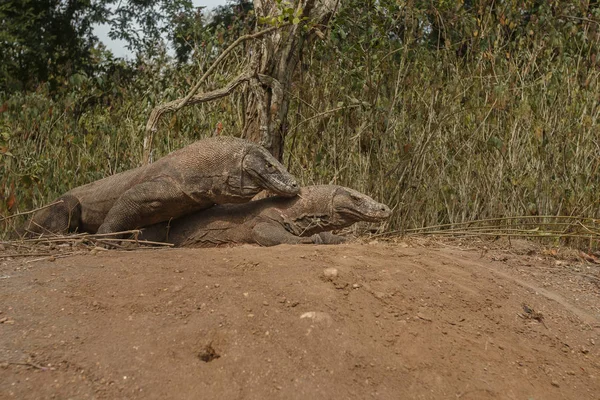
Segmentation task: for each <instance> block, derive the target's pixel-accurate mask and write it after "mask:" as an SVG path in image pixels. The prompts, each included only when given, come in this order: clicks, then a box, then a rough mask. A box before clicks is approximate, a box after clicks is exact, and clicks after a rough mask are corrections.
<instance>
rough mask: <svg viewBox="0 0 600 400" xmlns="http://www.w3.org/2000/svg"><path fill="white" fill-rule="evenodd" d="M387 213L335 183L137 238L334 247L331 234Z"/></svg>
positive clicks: (220, 210) (221, 209)
mask: <svg viewBox="0 0 600 400" xmlns="http://www.w3.org/2000/svg"><path fill="white" fill-rule="evenodd" d="M390 215H391V211H390V209H389V208H388V207H387V206H386V205H385V204H381V203H378V202H376V201H375V200H373V199H372V198H370V197H369V196H366V195H364V194H362V193H359V192H357V191H355V190H352V189H349V188H345V187H342V186H335V185H318V186H308V187H303V188H302V189H301V190H300V194H299V195H298V196H296V197H294V198H284V197H280V196H276V197H270V198H266V199H262V200H257V201H252V202H250V203H246V204H237V205H232V204H228V205H222V206H215V207H213V208H211V209H209V210H206V211H204V212H201V213H195V214H192V215H188V216H186V217H184V218H179V219H176V220H173V221H171V222H170V223H161V224H156V225H152V226H149V227H147V228H145V229H143V230H142V234H141V237H140V239H144V240H151V241H161V242H168V243H173V244H175V245H176V246H189V247H212V246H219V245H227V244H235V243H256V244H260V245H262V246H273V245H277V244H283V243H288V244H299V243H317V244H321V243H325V244H335V243H341V242H343V241H344V238H343V237H341V236H337V235H334V234H332V233H331V232H329V231H331V230H334V229H341V228H344V227H347V226H350V225H352V224H353V223H355V222H358V221H369V222H377V221H382V220H385V219H387V218H389V216H390Z"/></svg>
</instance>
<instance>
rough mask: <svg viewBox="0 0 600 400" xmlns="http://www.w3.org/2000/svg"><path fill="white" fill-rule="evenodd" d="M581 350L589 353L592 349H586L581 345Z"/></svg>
mask: <svg viewBox="0 0 600 400" xmlns="http://www.w3.org/2000/svg"><path fill="white" fill-rule="evenodd" d="M581 352H582V353H583V354H587V353H589V352H590V349H586V348H585V347H581Z"/></svg>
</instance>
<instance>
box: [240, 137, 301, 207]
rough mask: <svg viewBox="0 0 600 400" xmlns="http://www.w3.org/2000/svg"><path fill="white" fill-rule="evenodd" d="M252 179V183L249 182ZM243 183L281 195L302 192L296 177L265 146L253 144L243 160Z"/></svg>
mask: <svg viewBox="0 0 600 400" xmlns="http://www.w3.org/2000/svg"><path fill="white" fill-rule="evenodd" d="M248 179H249V180H250V181H251V183H249V182H247V180H248ZM241 184H242V185H244V186H245V187H246V188H248V186H252V188H251V189H255V190H256V191H258V190H260V189H262V188H265V189H267V190H269V191H271V192H273V193H275V194H277V195H279V196H285V197H292V196H295V195H297V194H298V193H299V192H300V185H299V184H298V182H297V181H296V179H295V178H294V177H293V176H292V175H291V174H290V173H289V172H287V170H286V169H285V167H284V166H283V165H282V164H281V163H280V162H279V161H277V160H276V159H275V158H274V157H273V156H272V155H271V154H270V153H269V152H268V151H267V150H266V149H264V148H263V147H258V146H253V147H251V148H250V149H249V150H248V152H247V153H246V154H245V155H244V159H243V161H242V182H241Z"/></svg>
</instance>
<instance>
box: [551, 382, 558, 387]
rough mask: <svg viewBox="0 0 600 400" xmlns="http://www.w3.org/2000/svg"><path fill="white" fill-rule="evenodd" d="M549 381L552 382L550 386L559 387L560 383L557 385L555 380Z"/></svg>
mask: <svg viewBox="0 0 600 400" xmlns="http://www.w3.org/2000/svg"><path fill="white" fill-rule="evenodd" d="M550 383H551V384H552V386H554V387H560V385H559V384H558V382H556V381H552V382H550Z"/></svg>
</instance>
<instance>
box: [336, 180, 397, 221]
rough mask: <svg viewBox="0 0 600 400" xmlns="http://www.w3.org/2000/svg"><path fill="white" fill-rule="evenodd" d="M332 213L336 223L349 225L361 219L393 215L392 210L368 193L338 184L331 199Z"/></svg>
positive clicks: (381, 219)
mask: <svg viewBox="0 0 600 400" xmlns="http://www.w3.org/2000/svg"><path fill="white" fill-rule="evenodd" d="M331 215H332V217H333V221H332V222H333V223H334V224H335V225H337V226H344V225H345V226H347V225H351V224H352V223H354V222H359V221H366V222H379V221H383V220H385V219H388V218H389V217H390V215H392V211H391V210H390V208H389V207H388V206H386V205H385V204H382V203H378V202H376V201H375V200H373V199H372V198H370V197H369V196H367V195H366V194H362V193H360V192H357V191H356V190H353V189H350V188H347V187H342V186H338V187H337V188H336V189H335V191H334V193H333V197H332V199H331Z"/></svg>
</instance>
